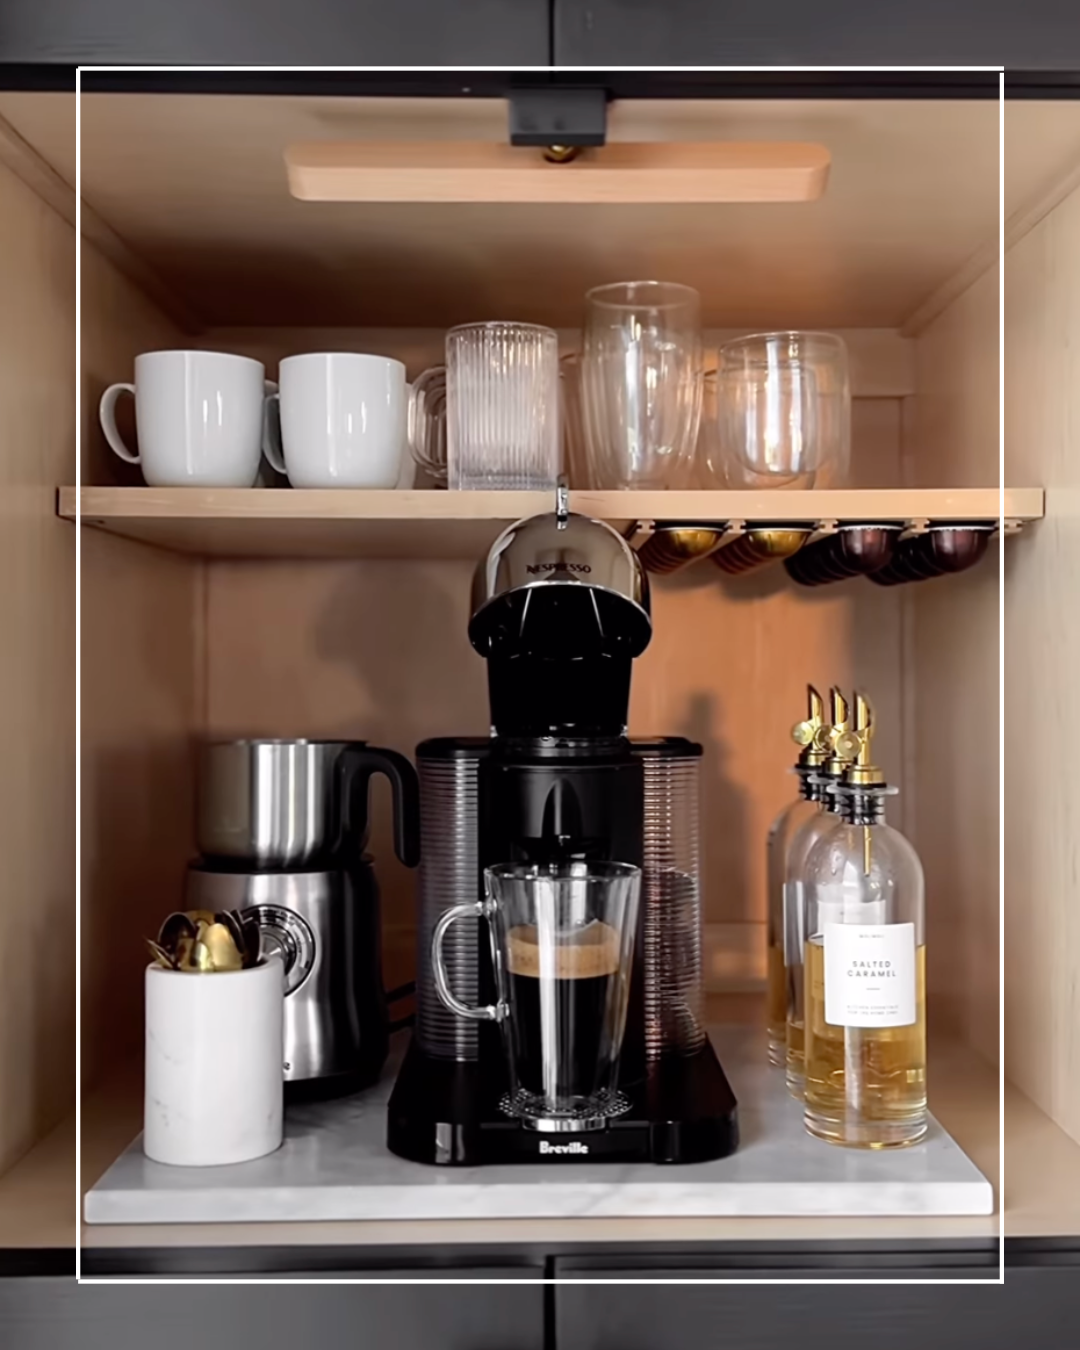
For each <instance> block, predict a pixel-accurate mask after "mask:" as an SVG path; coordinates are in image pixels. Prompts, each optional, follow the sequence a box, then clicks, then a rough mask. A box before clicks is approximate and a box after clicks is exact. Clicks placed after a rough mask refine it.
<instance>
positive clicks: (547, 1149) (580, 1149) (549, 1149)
mask: <svg viewBox="0 0 1080 1350" xmlns="http://www.w3.org/2000/svg"><path fill="white" fill-rule="evenodd" d="M588 1151H589V1146H588V1144H583V1143H582V1142H581V1140H580V1139H574V1140H573V1141H572V1142H571V1143H569V1144H549V1143H548V1141H547V1140H546V1139H541V1140H540V1152H541V1153H544V1154H547V1153H588Z"/></svg>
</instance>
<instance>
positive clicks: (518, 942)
mask: <svg viewBox="0 0 1080 1350" xmlns="http://www.w3.org/2000/svg"><path fill="white" fill-rule="evenodd" d="M484 881H485V890H486V894H485V898H484V899H483V900H478V901H476V902H474V903H473V904H467V905H454V906H453V907H452V908H450V909H448V910H447V911H446V913H445V914H444V915H443V916H442V918H441V919H440V920H439V922H438V924H437V925H436V927H435V932H434V934H433V936H432V966H433V970H434V974H435V985H436V988H437V990H438V993H439V997H440V998H441V999H442V1001H443V1002H444V1003H445V1004H446V1006H447V1007H448V1008H449V1009H450V1011H451V1012H453V1013H456V1014H457V1015H458V1016H459V1017H464V1018H469V1019H472V1020H474V1021H494V1022H499V1023H501V1024H502V1029H503V1038H504V1043H505V1046H506V1054H507V1064H508V1069H509V1078H510V1091H509V1093H508V1094H507V1097H506V1099H505V1100H504V1103H503V1109H504V1110H505V1111H506V1113H507V1114H508V1115H511V1116H516V1117H517V1118H519V1119H520V1120H521V1121H522V1122H523V1123H524V1124H525V1125H528V1126H531V1127H532V1128H533V1129H537V1130H544V1131H552V1132H554V1131H559V1130H585V1129H590V1128H592V1129H598V1128H602V1127H603V1125H604V1124H605V1123H606V1122H607V1121H608V1120H609V1119H611V1118H612V1117H613V1116H618V1115H621V1114H622V1113H623V1112H624V1111H625V1110H626V1109H627V1105H628V1104H627V1102H626V1100H625V1098H623V1097H622V1096H621V1095H620V1093H619V1092H618V1090H617V1083H618V1071H619V1054H620V1051H621V1050H622V1042H623V1033H624V1031H625V1029H626V1008H627V1000H628V998H629V992H630V972H631V969H632V966H633V960H634V938H635V933H636V930H637V912H638V899H639V895H640V891H641V871H640V869H639V868H637V867H633V866H631V865H630V864H629V863H583V862H569V863H556V864H552V865H550V866H543V867H541V866H537V865H534V864H527V863H502V864H499V865H498V866H496V867H489V868H488V869H487V871H486V872H485V873H484ZM478 914H479V915H482V916H483V917H484V918H485V919H486V920H487V923H488V929H489V932H490V935H491V959H492V965H493V968H494V971H495V985H496V993H497V998H498V1002H496V1003H493V1004H489V1005H487V1006H481V1007H470V1006H469V1005H468V1004H465V1003H462V1002H461V1000H460V999H458V998H457V997H456V996H455V994H454V993H453V991H452V990H451V989H450V986H449V981H448V978H447V974H446V966H445V963H444V961H443V956H442V945H443V939H444V937H445V935H446V932H447V930H448V929H449V927H450V925H451V924H453V923H454V922H455V921H456V920H457V919H460V918H473V917H474V916H476V915H478Z"/></svg>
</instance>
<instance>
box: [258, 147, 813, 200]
mask: <svg viewBox="0 0 1080 1350" xmlns="http://www.w3.org/2000/svg"><path fill="white" fill-rule="evenodd" d="M829 162H830V157H829V152H828V150H826V149H825V147H824V146H822V145H814V144H812V143H804V142H799V141H790V142H788V141H721V142H700V143H698V142H694V143H684V144H668V143H663V142H658V143H642V144H629V143H627V144H615V145H605V146H599V147H596V148H594V149H586V150H583V151H582V152H581V153H580V155H578V156H577V157H576V158H574V159H571V160H568V161H566V162H564V163H552V162H551V161H549V160H547V159H545V158H544V153H543V151H542V150H537V149H533V148H520V147H515V146H511V145H502V144H498V143H495V142H491V143H487V142H455V141H431V142H427V141H402V142H397V143H392V142H378V141H355V142H344V141H322V142H309V143H305V144H298V145H293V146H290V147H289V148H288V149H287V150H286V152H285V163H286V167H287V169H288V174H289V190H290V191H291V193H292V195H293V196H294V197H298V198H300V200H301V201H309V202H501V203H533V204H538V203H544V202H548V203H566V204H571V203H593V204H611V205H621V204H633V203H655V202H665V203H681V204H694V203H711V202H809V201H814V200H816V199H817V198H818V197H820V196H821V194H822V193H823V192H824V190H825V183H826V180H827V178H828V175H829Z"/></svg>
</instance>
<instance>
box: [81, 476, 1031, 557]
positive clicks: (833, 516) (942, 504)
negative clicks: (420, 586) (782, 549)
mask: <svg viewBox="0 0 1080 1350" xmlns="http://www.w3.org/2000/svg"><path fill="white" fill-rule="evenodd" d="M77 503H78V504H79V505H80V507H81V515H82V523H83V524H84V525H86V526H89V527H91V528H94V529H101V530H107V531H108V532H109V533H111V534H118V535H123V536H124V537H126V538H129V539H138V540H140V541H141V542H143V543H147V544H154V545H156V546H157V547H159V548H165V549H171V550H173V551H175V552H179V553H191V554H197V555H200V556H203V557H214V558H334V557H337V558H476V557H478V556H479V554H480V553H482V552H483V550H484V549H485V548H486V547H487V546H488V545H489V544H490V543H491V541H492V540H493V539H494V538H495V537H496V535H497V534H498V533H499V531H500V530H502V529H503V528H505V527H506V526H507V525H509V524H511V523H512V522H513V521H515V520H519V519H520V518H521V517H522V516H529V515H535V514H537V513H539V512H542V511H548V510H551V509H552V508H553V505H554V496H553V494H551V493H547V492H438V491H426V492H425V491H409V492H399V491H382V492H377V491H356V490H350V489H340V490H330V491H325V490H316V491H291V490H275V489H265V488H250V489H242V488H214V489H210V488H123V487H120V488H117V487H87V488H81V489H76V488H69V487H65V488H61V489H60V493H59V506H58V509H59V514H60V515H61V516H63V517H64V518H65V519H67V520H74V519H75V518H76V504H77ZM570 506H571V509H572V510H574V511H579V512H581V513H582V514H585V515H591V516H595V517H597V518H599V519H601V520H607V521H610V522H611V524H613V525H615V526H616V528H618V529H621V530H624V531H625V530H628V529H630V528H631V527H632V526H633V525H634V523H635V522H638V521H642V522H648V521H654V522H658V521H676V520H683V521H691V520H693V521H710V522H728V521H733V520H738V521H746V522H752V521H809V522H821V521H829V520H836V521H844V520H850V521H913V520H949V521H963V520H996V519H997V518H998V515H999V512H1000V511H1001V510H1002V499H1001V496H1000V494H999V493H998V491H997V489H996V488H957V489H951V488H873V489H847V490H844V491H820V492H682V491H678V492H589V491H580V492H572V493H571V494H570ZM1042 514H1043V491H1042V489H1041V488H1009V489H1007V490H1006V492H1005V494H1004V515H1005V518H1006V519H1007V520H1009V521H1014V522H1022V521H1027V520H1037V519H1039V518H1040V517H1041V516H1042Z"/></svg>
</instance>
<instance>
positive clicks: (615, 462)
mask: <svg viewBox="0 0 1080 1350" xmlns="http://www.w3.org/2000/svg"><path fill="white" fill-rule="evenodd" d="M585 301H586V316H585V333H584V339H583V347H582V354H581V380H582V407H583V412H584V422H585V435H586V439H587V445H588V454H589V462H590V468H591V471H592V473H593V475H594V476H595V478H596V483H595V486H597V487H600V488H673V487H683V486H685V485H686V481H687V478H688V475H689V474H690V471H691V468H692V462H693V458H694V450H695V446H696V444H697V436H698V424H699V422H700V420H701V394H702V360H703V357H702V346H701V306H700V300H699V297H698V293H697V291H695V290H694V289H693V288H692V287H690V286H681V285H678V284H676V283H675V282H668V281H626V282H617V283H615V284H614V285H610V286H597V287H595V288H594V289H593V290H591V291H589V292H588V294H587V295H586V297H585Z"/></svg>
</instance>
